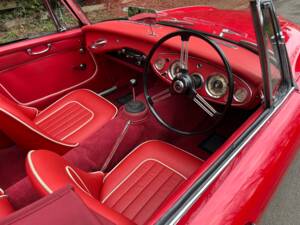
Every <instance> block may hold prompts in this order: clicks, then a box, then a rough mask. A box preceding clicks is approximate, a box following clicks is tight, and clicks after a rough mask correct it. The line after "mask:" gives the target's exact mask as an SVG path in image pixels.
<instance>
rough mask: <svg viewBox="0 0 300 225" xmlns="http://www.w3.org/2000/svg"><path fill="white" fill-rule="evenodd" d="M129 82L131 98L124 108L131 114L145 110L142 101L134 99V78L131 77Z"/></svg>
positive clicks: (135, 83)
mask: <svg viewBox="0 0 300 225" xmlns="http://www.w3.org/2000/svg"><path fill="white" fill-rule="evenodd" d="M129 82H130V86H131V90H132V100H131V101H130V102H128V103H126V105H125V110H126V111H127V112H128V113H131V114H134V113H140V112H143V111H145V109H146V106H145V104H144V102H142V101H139V100H136V92H135V87H136V85H137V81H136V79H131V80H130V81H129Z"/></svg>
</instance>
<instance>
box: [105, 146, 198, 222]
mask: <svg viewBox="0 0 300 225" xmlns="http://www.w3.org/2000/svg"><path fill="white" fill-rule="evenodd" d="M201 164H202V160H200V159H199V158H196V157H195V156H193V155H191V154H189V153H187V152H185V151H183V150H182V149H179V148H177V147H175V146H173V145H170V144H167V143H165V142H162V141H149V142H146V143H143V144H142V145H140V146H138V147H137V148H136V149H135V150H133V151H132V152H131V154H130V155H129V156H127V157H126V158H125V159H124V160H123V161H122V162H121V163H119V165H117V166H116V167H115V168H114V169H113V170H112V171H111V172H110V173H108V174H107V175H106V176H105V177H104V180H103V186H102V189H101V195H100V200H101V203H102V204H104V205H106V206H108V207H109V208H112V209H114V210H115V211H117V212H119V213H121V214H122V215H124V216H126V217H127V218H129V219H130V220H131V221H133V222H134V223H136V224H144V223H145V222H146V221H147V220H148V219H149V218H150V217H151V215H152V214H153V213H154V212H155V210H156V209H157V208H159V206H160V205H161V204H162V203H163V202H164V201H165V200H166V199H167V198H168V197H169V196H170V195H171V194H172V193H173V192H174V191H176V189H177V188H178V187H179V186H180V185H181V184H182V183H183V182H184V181H185V180H187V179H188V178H189V177H190V176H191V175H192V174H193V173H194V172H195V171H196V170H197V169H198V168H199V166H200V165H201Z"/></svg>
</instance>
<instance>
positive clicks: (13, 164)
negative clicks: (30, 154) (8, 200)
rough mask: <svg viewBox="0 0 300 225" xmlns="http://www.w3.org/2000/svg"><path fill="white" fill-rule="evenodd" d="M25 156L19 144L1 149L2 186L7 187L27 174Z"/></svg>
mask: <svg viewBox="0 0 300 225" xmlns="http://www.w3.org/2000/svg"><path fill="white" fill-rule="evenodd" d="M25 157H26V153H25V152H24V151H22V150H21V149H20V148H18V147H17V146H12V147H10V148H6V149H1V150H0V188H2V189H6V188H8V187H9V186H11V185H12V184H14V183H16V182H18V181H19V180H21V179H22V178H24V177H25V176H26V172H25Z"/></svg>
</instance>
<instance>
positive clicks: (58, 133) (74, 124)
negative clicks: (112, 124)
mask: <svg viewBox="0 0 300 225" xmlns="http://www.w3.org/2000/svg"><path fill="white" fill-rule="evenodd" d="M88 119H89V116H88V115H78V116H76V117H74V118H72V119H70V120H69V121H71V122H69V121H68V122H67V123H64V124H62V125H60V126H59V127H58V128H57V129H55V130H53V131H51V134H52V136H54V137H56V138H59V139H61V138H63V137H65V136H66V135H67V134H69V133H71V132H72V131H73V130H75V129H74V128H78V127H80V126H81V125H82V124H84V123H85V122H86V121H88Z"/></svg>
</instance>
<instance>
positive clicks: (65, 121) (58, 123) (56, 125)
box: [44, 111, 81, 133]
mask: <svg viewBox="0 0 300 225" xmlns="http://www.w3.org/2000/svg"><path fill="white" fill-rule="evenodd" d="M80 114H81V112H79V111H78V112H74V113H71V114H65V115H64V117H63V118H62V117H61V118H59V119H57V121H53V123H52V124H51V126H48V128H46V129H47V132H49V133H55V132H57V130H60V129H61V128H62V127H64V126H65V125H66V124H68V122H69V121H72V120H73V119H75V118H76V117H77V116H79V115H80ZM44 129H45V128H44Z"/></svg>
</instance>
